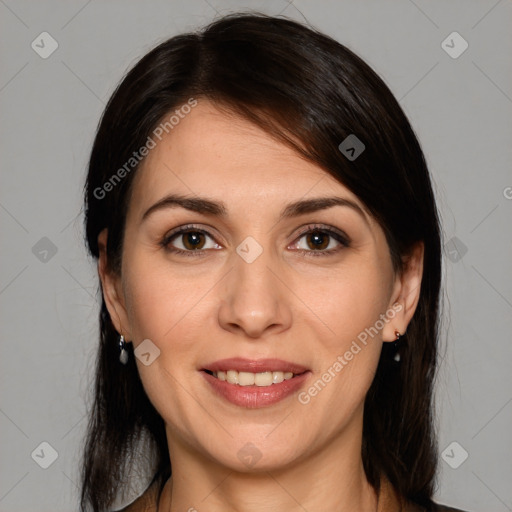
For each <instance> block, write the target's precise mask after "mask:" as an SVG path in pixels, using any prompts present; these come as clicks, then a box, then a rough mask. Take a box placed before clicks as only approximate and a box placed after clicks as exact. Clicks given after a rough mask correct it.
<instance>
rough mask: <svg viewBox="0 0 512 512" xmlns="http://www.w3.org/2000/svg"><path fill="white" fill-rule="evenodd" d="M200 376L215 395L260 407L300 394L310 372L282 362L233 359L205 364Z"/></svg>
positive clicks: (239, 404)
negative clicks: (296, 393)
mask: <svg viewBox="0 0 512 512" xmlns="http://www.w3.org/2000/svg"><path fill="white" fill-rule="evenodd" d="M201 373H202V374H203V376H204V378H205V380H206V381H207V382H208V384H209V385H210V389H211V390H212V391H214V393H215V395H216V396H220V397H221V398H223V399H225V400H227V401H229V402H231V403H232V404H235V405H238V406H241V407H246V408H259V407H266V406H269V405H273V404H275V403H277V402H279V401H281V400H283V399H284V398H286V397H288V396H290V395H291V394H293V393H295V392H296V391H298V390H299V388H300V387H302V386H303V385H304V383H305V382H306V380H307V377H308V375H309V374H310V373H311V372H310V370H308V369H307V368H306V367H304V366H301V365H298V364H295V363H290V362H287V361H283V360H280V359H259V360H248V359H243V358H232V359H224V360H221V361H216V362H214V363H210V364H208V365H205V367H203V368H202V369H201Z"/></svg>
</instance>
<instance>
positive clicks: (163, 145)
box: [132, 100, 359, 204]
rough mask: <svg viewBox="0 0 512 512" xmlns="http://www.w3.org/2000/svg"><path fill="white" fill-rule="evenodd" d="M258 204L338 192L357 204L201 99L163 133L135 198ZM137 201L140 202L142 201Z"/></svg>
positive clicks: (281, 147)
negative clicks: (176, 196)
mask: <svg viewBox="0 0 512 512" xmlns="http://www.w3.org/2000/svg"><path fill="white" fill-rule="evenodd" d="M172 191H176V192H181V193H186V194H193V195H195V194H197V195H201V196H204V195H209V196H212V197H217V198H222V200H223V201H224V202H227V203H229V202H230V200H237V201H244V202H246V204H247V203H248V202H259V201H262V200H266V201H269V200H272V198H275V199H276V200H279V198H283V199H284V198H287V197H294V198H297V197H303V196H306V195H307V194H309V193H311V194H314V195H320V194H326V193H329V194H333V193H335V194H338V195H341V194H342V195H343V196H344V197H346V198H350V199H354V200H355V201H357V202H359V201H358V200H357V198H356V196H355V195H354V194H353V193H351V192H350V191H349V190H348V189H347V188H346V187H345V186H344V185H342V184H341V183H340V182H338V181H337V180H335V179H334V178H333V177H332V176H331V175H330V174H328V173H327V172H326V171H325V170H323V169H322V168H320V167H319V166H318V165H316V164H314V163H313V162H309V161H306V160H305V159H303V158H301V157H300V156H299V155H298V154H297V153H296V152H295V151H294V150H293V149H292V148H290V147H288V146H286V145H285V144H283V143H281V142H279V141H277V140H276V139H275V138H273V137H272V136H271V135H269V134H267V133H266V132H264V131H263V130H262V129H261V128H259V127H257V126H255V125H254V124H252V123H250V122H249V121H247V120H245V119H243V118H241V117H239V116H237V115H235V114H231V113H227V112H224V111H221V110H219V109H217V108H216V107H215V106H214V105H213V104H212V103H210V102H208V101H206V100H200V101H198V105H197V106H196V107H194V108H193V109H191V111H190V113H188V114H187V115H185V116H184V117H183V118H182V119H180V120H179V122H178V123H177V124H175V125H173V127H172V129H169V132H168V133H164V134H163V136H162V138H161V140H156V146H155V147H154V148H153V149H151V150H150V152H149V154H148V156H147V157H146V158H145V160H144V161H143V163H142V165H141V168H140V169H139V170H138V171H137V175H136V176H135V179H134V184H133V196H132V198H133V199H138V200H139V201H141V200H143V202H144V203H147V202H151V201H154V200H157V199H158V198H159V197H161V196H162V195H163V194H165V193H168V192H172ZM139 201H136V202H139Z"/></svg>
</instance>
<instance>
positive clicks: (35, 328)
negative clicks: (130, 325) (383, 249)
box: [0, 0, 512, 512]
mask: <svg viewBox="0 0 512 512" xmlns="http://www.w3.org/2000/svg"><path fill="white" fill-rule="evenodd" d="M239 9H257V10H261V11H263V12H266V13H269V14H279V13H282V14H283V15H286V16H289V17H291V18H295V19H298V20H302V21H304V20H307V21H308V22H309V23H311V24H312V25H314V26H316V27H317V28H319V29H320V30H322V31H324V32H326V33H328V34H330V35H332V36H333V37H335V38H336V39H338V40H339V41H340V42H342V43H344V44H346V45H347V46H349V47H350V48H352V49H353V50H354V51H355V52H356V53H358V54H359V55H360V56H361V57H363V58H364V59H365V60H366V61H367V62H368V63H369V64H370V65H371V66H372V67H374V69H375V70H376V71H377V72H378V73H379V74H380V75H381V76H382V77H383V78H384V79H385V81H386V82H387V83H388V84H389V86H390V87H391V89H392V91H393V92H394V93H395V95H396V96H397V98H399V100H400V103H401V105H402V106H403V108H404V109H405V111H406V113H407V115H408V116H409V117H410V119H411V122H412V124H413V126H414V127H415V130H416V131H417V134H418V136H419V138H420V141H421V143H422V145H423V148H424V151H425V153H426V156H427V159H428V163H429V166H430V169H431V172H432V175H433V179H434V182H435V183H434V185H435V189H436V194H437V199H438V203H439V208H440V210H441V215H442V222H443V231H444V243H445V244H446V245H445V255H446V266H445V280H446V286H447V293H446V295H447V300H446V301H445V305H444V322H443V328H442V342H443V347H442V366H441V370H440V373H439V379H438V385H437V398H438V418H439V425H440V436H439V437H440V454H441V453H442V452H444V458H442V459H441V463H440V465H441V473H440V478H439V490H438V492H437V497H438V500H439V501H441V502H445V503H449V504H451V505H453V506H458V507H460V508H464V509H468V510H473V511H479V510H480V511H484V510H485V511H486V512H492V511H496V512H502V511H506V510H512V491H511V486H510V481H511V473H512V472H511V469H512V468H511V465H512V462H511V461H512V446H511V445H512V443H511V437H510V425H511V423H512V421H511V420H512V404H511V401H512V386H511V373H510V363H511V359H512V358H511V355H512V354H511V352H512V344H511V343H510V341H511V339H510V338H511V337H510V332H511V329H512V320H511V316H512V315H511V309H512V286H511V283H512V280H511V273H512V267H511V265H510V261H512V260H511V255H512V243H511V238H512V237H511V231H510V214H511V209H512V199H511V197H512V188H510V187H512V175H511V172H510V163H511V160H512V159H511V151H512V149H511V148H512V144H511V143H510V142H511V132H512V121H511V120H512V116H511V114H512V100H511V95H512V90H511V75H512V73H511V71H512V60H511V59H510V55H512V37H511V36H510V27H511V26H512V23H511V22H512V3H511V2H510V0H500V1H496V0H482V1H467V0H466V1H441V0H437V1H432V0H431V1H427V0H414V1H412V0H395V1H373V2H370V1H359V2H357V1H335V0H323V1H315V2H313V1H306V0H294V1H293V2H287V1H282V0H277V1H263V0H262V1H253V2H251V1H241V2H235V1H229V0H187V1H185V0H179V1H151V2H136V1H105V2H99V1H89V2H87V1H82V0H80V1H69V2H63V1H62V2H57V1H48V0H45V1H35V0H34V1H14V0H0V42H1V46H0V47H1V49H2V50H1V76H0V110H1V116H2V117H1V118H2V123H1V128H0V129H1V135H0V141H1V155H2V160H1V161H2V173H1V192H0V224H1V226H0V227H1V233H2V249H1V262H2V264H1V267H0V308H1V341H2V344H1V347H2V357H1V358H0V388H1V399H0V432H1V436H0V461H1V463H0V464H1V467H0V510H1V511H10V512H11V511H23V512H29V511H44V510H52V511H55V512H58V511H65V510H76V509H77V496H78V494H77V489H78V487H77V485H78V465H79V453H80V452H79V448H80V446H81V442H82V438H83V435H84V430H85V426H86V420H85V410H86V409H85V407H86V397H87V396H88V395H87V393H88V390H89V389H90V386H91V384H90V377H91V371H92V368H93V364H92V363H93V356H94V352H95V347H96V343H97V308H98V305H97V303H96V291H97V278H96V275H95V266H94V262H92V261H91V260H89V259H88V258H87V256H86V254H85V249H84V247H83V243H82V240H83V233H82V226H81V223H82V217H81V215H80V209H81V191H82V186H83V180H84V175H85V170H86V162H87V158H88V153H89V151H90V147H91V143H92V139H93V135H94V131H95V128H96V125H97V122H98V120H99V117H100V114H101V112H102V110H103V108H104V105H105V103H106V101H107V99H108V97H109V96H110V94H111V93H112V92H113V90H114V88H115V85H116V84H117V82H118V81H119V80H120V78H121V77H122V75H123V74H124V73H125V71H126V70H127V69H128V68H129V67H131V66H132V65H133V64H134V63H135V62H136V61H137V60H138V59H139V58H140V57H141V56H142V55H143V54H144V53H146V52H147V51H148V50H149V49H150V48H151V47H153V46H154V45H155V44H156V43H158V42H160V41H162V40H164V39H166V38H168V37H170V36H172V35H174V34H177V33H179V32H183V31H186V30H190V29H194V28H196V27H198V26H200V25H202V24H204V23H207V22H209V21H211V20H212V19H213V18H214V17H216V16H218V15H219V14H222V13H226V12H229V11H232V10H239ZM44 31H46V32H48V33H50V34H51V36H52V37H53V38H54V39H55V40H56V41H57V43H58V45H59V46H58V49H57V50H56V51H55V52H54V53H53V54H52V55H50V56H49V57H48V58H46V59H43V58H41V57H40V56H39V54H38V53H36V51H34V50H33V49H32V47H31V43H32V41H35V42H36V43H37V42H38V41H39V45H40V46H43V44H42V43H40V38H38V36H39V34H41V33H42V32H44ZM453 31H457V32H459V33H460V34H461V36H462V37H463V38H464V39H465V40H466V41H467V42H468V44H469V48H468V49H467V50H466V51H465V52H464V53H463V54H462V55H460V56H459V57H458V58H456V59H455V58H452V57H450V55H448V53H447V52H446V51H445V50H444V49H443V47H442V46H441V43H442V41H443V40H445V39H446V38H447V36H448V35H449V34H451V33H452V32H453ZM507 34H509V35H507ZM45 37H46V36H45ZM45 41H46V42H45V43H44V46H45V49H46V50H48V48H50V46H49V40H48V39H45ZM460 43H461V41H457V40H455V41H453V42H452V40H451V39H448V42H447V43H445V44H448V45H450V46H453V47H454V48H452V52H453V51H454V50H457V49H459V48H461V46H460ZM507 55H508V57H507ZM44 237H46V238H44ZM454 237H455V238H454ZM41 239H43V240H41ZM55 250H56V253H55ZM54 253H55V254H54ZM42 442H47V443H49V444H50V445H51V446H52V447H53V448H54V449H55V450H56V452H57V453H58V457H57V459H56V460H55V461H54V462H53V463H52V464H51V465H50V466H49V467H48V468H47V469H43V468H42V467H40V464H44V463H45V462H46V463H49V462H51V455H52V454H51V450H50V449H49V448H48V447H46V446H45V445H43V447H40V443H42ZM452 442H457V443H458V444H457V445H451V446H449V445H450V444H451V443H452ZM446 448H448V449H447V450H445V449H446ZM34 450H35V452H34ZM41 450H43V451H41ZM463 450H465V451H466V452H467V453H468V454H469V456H468V458H467V460H465V461H464V462H463V463H461V461H462V460H463V459H464V456H465V451H463ZM33 452H34V453H35V455H34V457H31V454H32V453H33ZM459 464H460V465H459ZM457 465H458V467H457V469H454V468H453V467H452V466H457ZM312 481H314V475H312ZM142 483H144V482H142Z"/></svg>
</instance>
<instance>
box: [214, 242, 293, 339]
mask: <svg viewBox="0 0 512 512" xmlns="http://www.w3.org/2000/svg"><path fill="white" fill-rule="evenodd" d="M233 264H234V268H232V270H231V271H230V272H229V273H228V275H227V276H226V279H225V280H223V286H222V288H221V290H220V293H221V300H220V305H219V310H218V319H219V324H220V326H221V327H222V328H223V329H225V330H226V331H229V332H232V333H234V334H238V335H240V334H242V335H244V336H246V337H248V338H253V339H256V338H261V337H263V336H265V335H266V334H267V333H272V334H273V335H276V334H278V333H280V332H284V331H286V330H287V329H289V328H290V326H291V322H292V312H291V308H290V303H289V300H290V296H291V295H292V294H291V292H290V290H289V289H288V288H287V287H286V286H285V284H284V283H283V279H282V277H281V276H280V272H279V271H278V270H277V265H276V262H275V261H272V258H271V257H270V254H269V252H268V251H263V253H262V254H261V255H260V256H259V257H258V258H257V259H256V260H255V261H253V262H251V263H248V262H247V261H245V260H244V259H243V258H242V257H240V256H239V255H238V254H236V253H234V254H233ZM281 274H282V273H281ZM278 276H279V277H278Z"/></svg>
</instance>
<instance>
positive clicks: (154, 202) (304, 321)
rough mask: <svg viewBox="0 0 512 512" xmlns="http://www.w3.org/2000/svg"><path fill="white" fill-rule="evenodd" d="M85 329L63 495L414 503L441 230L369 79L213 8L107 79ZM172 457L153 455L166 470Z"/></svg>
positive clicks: (254, 22)
mask: <svg viewBox="0 0 512 512" xmlns="http://www.w3.org/2000/svg"><path fill="white" fill-rule="evenodd" d="M86 233H87V243H88V247H89V250H90V252H91V254H92V255H93V256H94V257H95V258H97V259H98V271H99V276H100V279H101V290H102V301H103V302H102V308H101V315H100V324H101V325H100V327H101V340H100V347H99V354H98V363H97V372H96V389H95V401H94V407H93V409H92V411H91V416H90V423H89V430H88V437H87V443H86V446H85V451H84V470H83V479H82V503H81V505H82V510H86V509H87V507H88V506H89V505H90V506H91V507H92V509H93V510H95V511H106V510H111V509H112V506H113V504H114V503H115V502H116V499H118V498H119V496H122V494H123V492H124V490H125V489H126V488H128V487H129V486H130V485H132V484H133V482H131V481H130V479H129V472H130V471H129V470H130V468H131V467H132V466H134V465H135V466H136V465H137V458H136V457H135V456H134V453H135V451H136V447H137V446H138V441H139V439H140V438H141V436H145V437H146V438H147V439H148V440H149V443H150V445H149V446H150V448H149V449H148V451H146V456H148V454H150V455H149V456H150V457H151V458H152V460H151V461H150V463H152V464H153V466H152V468H153V479H152V481H151V485H150V486H149V487H148V489H147V490H146V492H144V494H143V495H142V496H141V497H140V498H138V499H137V500H136V501H135V502H134V503H132V504H130V505H129V506H128V507H127V508H126V509H125V510H126V511H132V512H133V511H141V510H148V511H149V510H151V511H157V510H158V511H159V512H161V511H171V512H175V511H178V510H189V511H193V510H197V511H203V510H204V511H206V510H207V511H209V512H215V511H219V510H223V511H226V510H244V511H262V510H273V511H295V510H308V511H310V512H312V511H320V510H322V511H349V510H350V511H354V510H358V511H375V510H377V511H386V512H388V511H389V512H391V511H393V512H395V511H398V510H402V511H404V512H405V511H434V510H454V509H449V508H446V507H442V506H439V505H436V504H434V502H433V501H432V496H433V490H434V478H435V470H436V459H437V449H436V443H435V436H434V431H433V426H432V387H433V378H434V374H435V368H436V343H437V337H438V301H439V293H440V275H441V251H440V230H439V221H438V214H437V210H436V205H435V200H434V195H433V192H432V187H431V182H430V177H429V172H428V170H427V167H426V164H425V161H424V158H423V154H422V151H421V149H420V146H419V144H418V141H417V140H416V137H415V135H414V133H413V131H412V129H411V127H410V125H409V123H408V121H407V119H406V117H405V115H404V113H403V112H402V110H401V108H400V106H399V104H398V103H397V101H396V100H395V99H394V97H393V95H392V94H391V92H390V91H389V89H388V88H387V87H386V86H385V84H384V83H383V82H382V80H381V79H380V78H379V77H378V76H377V75H376V74H375V73H374V72H373V71H372V70H371V69H370V68H369V67H368V66H367V65H366V64H365V63H364V62H363V61H362V60H361V59H359V58H358V57H357V56H355V55H354V54H353V53H352V52H351V51H349V50H348V49H347V48H345V47H344V46H342V45H340V44H339V43H337V42H335V41H334V40H332V39H330V38H328V37H326V36H324V35H322V34H320V33H317V32H315V31H313V30H310V29H308V28H306V27H304V26H302V25H300V24H298V23H295V22H292V21H288V20H285V19H277V18H272V17H267V16H260V15H233V16H229V17H225V18H222V19H220V20H219V21H216V22H215V23H213V24H212V25H210V26H209V27H207V28H206V29H204V30H203V31H202V32H200V33H199V34H186V35H181V36H178V37H174V38H172V39H170V40H168V41H166V42H164V43H162V44H161V45H159V46H158V47H156V48H155V49H154V50H152V51H151V52H150V53H148V54H147V55H146V56H145V57H144V58H143V59H142V60H141V61H140V62H139V63H138V64H137V65H136V66H135V67H134V68H133V69H132V70H131V71H130V72H129V73H128V74H127V76H126V77H125V78H124V80H123V81H122V82H121V84H120V85H119V87H118V88H117V90H116V91H115V92H114V94H113V95H112V98H111V99H110V101H109V103H108V105H107V107H106V109H105V112H104V115H103V117H102V120H101V123H100V126H99V129H98V132H97V135H96V139H95V142H94V146H93V149H92V154H91V158H90V163H89V174H88V179H87V185H86ZM171 469H172V472H171Z"/></svg>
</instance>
